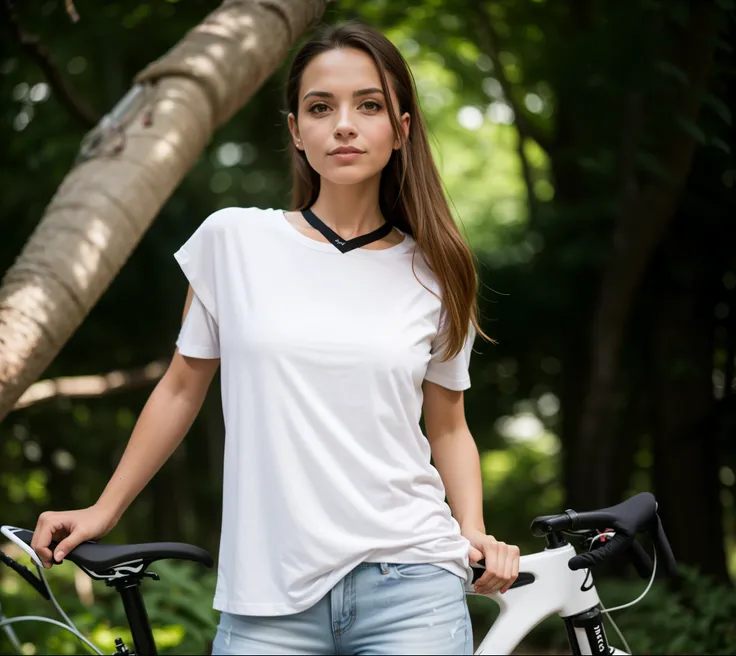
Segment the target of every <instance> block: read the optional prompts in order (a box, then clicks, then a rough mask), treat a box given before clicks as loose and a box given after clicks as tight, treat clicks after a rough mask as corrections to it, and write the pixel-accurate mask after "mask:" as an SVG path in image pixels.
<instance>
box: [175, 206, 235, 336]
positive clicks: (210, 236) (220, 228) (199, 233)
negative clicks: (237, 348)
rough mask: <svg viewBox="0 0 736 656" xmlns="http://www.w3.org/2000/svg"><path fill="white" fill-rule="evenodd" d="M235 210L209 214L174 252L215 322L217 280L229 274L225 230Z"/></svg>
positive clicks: (228, 209) (216, 317) (217, 316)
mask: <svg viewBox="0 0 736 656" xmlns="http://www.w3.org/2000/svg"><path fill="white" fill-rule="evenodd" d="M232 214H233V208H226V209H222V210H218V211H217V212H214V213H213V214H210V215H209V216H208V217H207V218H206V219H205V220H204V221H203V222H202V223H201V225H200V226H199V228H197V229H196V230H195V231H194V233H193V234H192V235H191V237H189V239H187V241H186V242H185V243H184V244H183V245H182V246H181V248H179V250H178V251H176V253H174V258H175V259H176V261H177V262H178V263H179V266H180V267H181V270H182V271H183V272H184V275H185V276H186V277H187V280H188V281H189V284H190V285H191V287H192V289H193V290H194V293H195V294H196V295H197V296H198V297H199V300H200V301H201V302H202V304H203V305H204V307H205V308H207V312H209V313H210V315H211V316H212V318H213V319H214V320H215V323H218V322H219V315H218V307H217V288H218V282H219V283H220V285H221V284H222V283H223V282H224V281H223V280H219V281H218V273H219V274H220V275H219V277H222V275H223V272H224V271H226V268H225V267H226V263H225V262H223V260H224V259H225V258H224V246H223V244H224V241H225V239H226V235H225V232H226V231H225V227H226V225H227V220H228V217H230V216H231V215H232Z"/></svg>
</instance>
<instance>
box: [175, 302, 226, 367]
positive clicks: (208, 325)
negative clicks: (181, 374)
mask: <svg viewBox="0 0 736 656" xmlns="http://www.w3.org/2000/svg"><path fill="white" fill-rule="evenodd" d="M176 346H177V348H178V349H179V352H180V353H181V354H182V355H186V356H188V357H191V358H203V359H214V358H219V357H220V336H219V331H218V328H217V323H216V322H215V320H214V319H213V317H212V315H211V314H210V313H209V312H208V311H207V308H206V307H205V306H204V304H203V303H202V301H201V300H200V299H199V296H197V295H196V294H194V295H193V296H192V303H191V305H190V306H189V311H188V312H187V316H186V317H185V318H184V324H183V325H182V327H181V330H180V331H179V337H178V338H177V340H176Z"/></svg>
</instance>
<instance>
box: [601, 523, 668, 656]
mask: <svg viewBox="0 0 736 656" xmlns="http://www.w3.org/2000/svg"><path fill="white" fill-rule="evenodd" d="M614 535H616V534H615V533H614V532H610V531H605V532H603V533H599V534H598V535H596V536H594V537H593V538H592V539H591V541H590V547H589V548H588V551H591V550H592V549H593V544H594V543H595V542H596V541H597V540H602V539H603V538H612V537H613V536H614ZM588 574H590V569H589V570H588ZM656 574H657V549H656V548H653V566H652V576H651V578H650V579H649V584H648V585H647V587H646V589H645V590H644V592H642V593H641V594H640V595H639V596H638V597H637V598H636V599H634V601H630V602H629V603H628V604H622V605H621V606H614V607H613V608H606V607H605V606H604V605H603V602H602V601H600V599H599V603H600V606H601V615H605V616H606V617H607V618H608V621H609V622H610V623H611V625H612V626H613V628H614V630H615V631H616V633H617V634H618V637H619V638H620V639H621V642H622V643H623V645H624V648H625V649H626V651H627V652H628V653H629V654H631V653H632V651H631V647H630V646H629V643H628V642H627V641H626V638H624V634H623V633H621V629H619V628H618V625H617V624H616V622H614V621H613V617H611V613H613V612H614V611H618V610H623V609H624V608H629V607H631V606H633V605H634V604H638V603H639V602H640V601H641V600H642V599H644V597H646V595H647V593H648V592H649V590H650V589H651V587H652V584H653V583H654V577H655V575H656ZM586 579H587V574H586Z"/></svg>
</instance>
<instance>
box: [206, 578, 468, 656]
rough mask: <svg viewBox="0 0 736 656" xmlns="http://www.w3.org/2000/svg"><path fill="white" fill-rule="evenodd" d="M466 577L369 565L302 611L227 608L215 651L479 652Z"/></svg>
mask: <svg viewBox="0 0 736 656" xmlns="http://www.w3.org/2000/svg"><path fill="white" fill-rule="evenodd" d="M472 653H473V633H472V628H471V626H470V615H469V614H468V606H467V604H466V601H465V582H464V581H463V580H462V579H460V578H459V577H457V576H455V575H454V574H452V573H450V572H448V571H447V570H445V569H442V568H441V567H437V566H436V565H396V564H386V563H380V564H379V563H363V564H362V565H359V566H358V567H357V568H356V569H354V570H353V571H352V572H350V573H349V574H348V575H347V576H346V577H345V578H344V579H342V580H341V581H340V582H339V583H338V584H337V585H336V586H335V587H334V588H332V590H331V591H330V592H329V593H328V594H327V595H325V596H324V597H323V598H322V599H321V600H320V601H318V602H317V603H316V604H315V605H314V606H312V607H310V608H308V609H307V610H305V611H302V612H301V613H296V614H294V615H279V616H276V617H255V616H252V615H233V614H230V613H222V614H221V615H220V624H219V626H218V627H217V635H216V636H215V641H214V644H213V648H212V654H213V656H214V655H217V654H356V655H361V656H368V655H369V654H371V655H376V656H379V655H382V654H472Z"/></svg>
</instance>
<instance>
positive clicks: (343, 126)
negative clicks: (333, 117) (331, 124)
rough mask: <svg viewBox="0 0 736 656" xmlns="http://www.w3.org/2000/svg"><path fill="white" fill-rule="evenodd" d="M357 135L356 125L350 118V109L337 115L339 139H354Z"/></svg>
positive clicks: (336, 132) (336, 131)
mask: <svg viewBox="0 0 736 656" xmlns="http://www.w3.org/2000/svg"><path fill="white" fill-rule="evenodd" d="M356 134H357V131H356V129H355V123H354V122H353V120H352V117H351V116H350V110H349V109H348V108H344V109H341V110H340V111H339V113H338V115H337V122H336V123H335V136H336V137H339V138H345V137H348V136H350V137H354V136H355V135H356Z"/></svg>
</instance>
